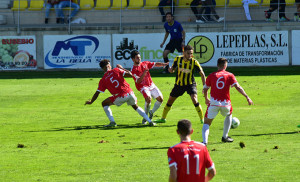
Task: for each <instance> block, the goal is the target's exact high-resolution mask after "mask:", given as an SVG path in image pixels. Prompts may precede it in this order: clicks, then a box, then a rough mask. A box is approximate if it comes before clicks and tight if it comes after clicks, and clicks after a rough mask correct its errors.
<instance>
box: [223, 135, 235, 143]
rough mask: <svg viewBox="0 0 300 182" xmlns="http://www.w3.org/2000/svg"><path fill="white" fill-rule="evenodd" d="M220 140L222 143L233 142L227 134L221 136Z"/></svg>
mask: <svg viewBox="0 0 300 182" xmlns="http://www.w3.org/2000/svg"><path fill="white" fill-rule="evenodd" d="M222 142H224V143H226V142H228V143H231V142H233V139H232V138H230V137H229V136H228V137H227V138H224V137H222Z"/></svg>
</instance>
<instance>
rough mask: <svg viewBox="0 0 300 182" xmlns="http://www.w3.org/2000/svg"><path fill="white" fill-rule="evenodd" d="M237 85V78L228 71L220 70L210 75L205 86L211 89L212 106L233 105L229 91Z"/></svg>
mask: <svg viewBox="0 0 300 182" xmlns="http://www.w3.org/2000/svg"><path fill="white" fill-rule="evenodd" d="M235 84H237V81H236V79H235V76H234V75H233V74H232V73H230V72H228V71H225V70H219V71H217V72H213V73H211V74H210V75H208V77H207V79H206V83H205V85H206V86H207V87H211V91H210V105H212V106H213V105H216V106H227V105H231V101H230V93H229V89H230V86H231V87H232V86H233V85H235Z"/></svg>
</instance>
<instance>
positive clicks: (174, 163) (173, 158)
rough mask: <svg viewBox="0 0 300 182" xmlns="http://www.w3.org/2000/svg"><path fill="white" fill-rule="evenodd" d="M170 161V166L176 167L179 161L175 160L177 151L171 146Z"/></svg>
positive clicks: (169, 151)
mask: <svg viewBox="0 0 300 182" xmlns="http://www.w3.org/2000/svg"><path fill="white" fill-rule="evenodd" d="M168 162H169V167H171V166H173V165H175V167H176V166H177V163H176V161H175V153H174V150H172V148H169V150H168Z"/></svg>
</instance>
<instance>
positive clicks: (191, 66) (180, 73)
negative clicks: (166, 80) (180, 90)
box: [172, 55, 202, 86]
mask: <svg viewBox="0 0 300 182" xmlns="http://www.w3.org/2000/svg"><path fill="white" fill-rule="evenodd" d="M172 67H173V68H174V69H175V70H176V69H177V73H176V80H175V84H176V85H179V86H184V85H191V84H193V83H195V78H194V72H195V70H196V71H197V72H200V71H202V67H201V66H200V64H199V62H198V61H197V60H196V59H194V58H191V59H190V60H187V61H186V60H184V58H183V55H181V56H177V57H176V58H175V59H174V62H173V65H172Z"/></svg>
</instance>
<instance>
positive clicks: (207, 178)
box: [205, 168, 216, 182]
mask: <svg viewBox="0 0 300 182" xmlns="http://www.w3.org/2000/svg"><path fill="white" fill-rule="evenodd" d="M215 175H216V169H215V168H212V169H209V170H208V173H207V175H206V176H205V182H207V181H210V180H211V179H213V177H214V176H215Z"/></svg>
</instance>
